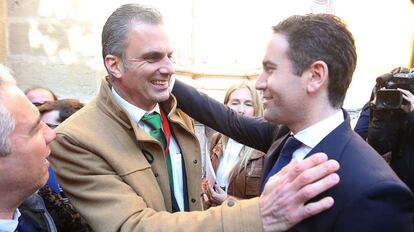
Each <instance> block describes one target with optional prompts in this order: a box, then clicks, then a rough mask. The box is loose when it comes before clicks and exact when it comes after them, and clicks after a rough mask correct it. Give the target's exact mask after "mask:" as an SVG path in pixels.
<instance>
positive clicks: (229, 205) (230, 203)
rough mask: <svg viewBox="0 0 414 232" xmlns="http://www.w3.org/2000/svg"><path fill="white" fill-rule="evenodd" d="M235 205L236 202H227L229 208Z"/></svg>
mask: <svg viewBox="0 0 414 232" xmlns="http://www.w3.org/2000/svg"><path fill="white" fill-rule="evenodd" d="M234 204H235V203H234V201H233V200H228V201H227V206H228V207H233V205H234Z"/></svg>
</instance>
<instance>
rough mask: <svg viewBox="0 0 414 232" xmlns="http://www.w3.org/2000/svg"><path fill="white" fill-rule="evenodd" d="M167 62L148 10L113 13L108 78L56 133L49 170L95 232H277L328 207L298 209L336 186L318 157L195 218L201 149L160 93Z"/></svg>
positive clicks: (155, 18) (106, 43)
mask: <svg viewBox="0 0 414 232" xmlns="http://www.w3.org/2000/svg"><path fill="white" fill-rule="evenodd" d="M172 53H173V50H172V48H171V46H170V43H169V38H168V35H167V34H166V31H165V29H164V27H163V21H162V17H161V14H160V13H159V12H158V11H157V10H156V9H154V8H152V7H147V6H143V5H138V4H126V5H123V6H121V7H119V8H118V9H117V10H115V11H114V12H113V13H112V15H111V16H110V17H109V18H108V20H107V21H106V23H105V25H104V28H103V32H102V56H103V60H104V65H105V67H106V69H107V71H108V75H109V76H108V78H105V79H104V80H103V81H102V84H101V89H100V92H99V94H98V96H97V97H96V98H95V99H94V100H92V101H91V102H89V103H88V104H87V105H85V106H84V107H83V108H82V109H81V110H79V111H77V112H76V113H75V114H74V115H72V116H71V117H70V118H68V119H67V120H65V121H64V122H62V123H61V124H60V125H59V127H57V128H56V130H57V139H56V140H55V141H54V142H53V144H52V145H51V148H52V165H53V166H54V168H55V170H56V172H57V176H58V178H59V183H61V184H62V186H63V188H64V189H65V193H66V194H67V195H68V196H69V198H70V199H71V203H72V204H73V205H74V206H75V207H76V209H77V210H79V212H80V213H81V214H82V216H84V217H85V219H86V220H87V222H88V223H89V224H90V225H91V227H92V228H93V229H94V230H96V231H171V230H176V231H254V232H256V231H262V230H264V231H283V230H286V229H288V228H289V227H291V226H292V225H294V224H296V223H297V222H298V221H301V220H303V219H304V218H307V217H309V216H311V215H314V214H316V213H320V212H321V211H324V210H326V209H327V208H329V207H331V206H332V204H333V199H332V198H330V197H326V198H324V199H322V200H320V201H318V202H314V203H311V204H305V202H307V200H309V199H310V198H311V197H313V196H314V195H315V194H318V193H320V192H322V191H324V190H326V189H328V188H330V187H332V186H333V185H335V184H337V183H338V181H339V178H338V177H337V175H336V174H334V173H333V172H335V171H336V170H337V169H338V168H339V165H338V163H337V162H336V161H333V160H329V161H327V159H326V155H324V154H318V155H315V156H313V157H310V158H309V159H307V160H306V161H305V162H304V163H301V164H296V163H295V162H293V163H292V164H291V165H288V166H287V167H286V168H285V169H283V170H282V172H280V173H278V174H277V175H276V176H275V177H274V178H271V180H272V183H269V185H268V186H269V187H267V188H265V191H264V193H263V194H262V195H261V196H260V198H253V199H250V200H243V201H237V200H235V199H228V200H226V201H225V202H224V203H223V204H222V205H221V206H218V207H214V208H210V209H209V210H206V211H200V210H202V201H201V200H200V194H201V155H200V146H199V143H198V141H197V139H196V136H195V134H194V128H193V120H192V119H191V118H190V117H188V116H187V115H186V114H185V113H183V112H182V111H181V110H179V109H177V108H176V107H175V106H176V104H177V103H176V100H175V97H174V96H172V95H170V92H169V89H168V87H169V83H170V79H171V76H172V74H173V73H174V67H173V62H172ZM303 176H306V178H305V179H304V177H303ZM279 182H281V183H279ZM276 184H281V185H282V186H284V188H281V189H280V190H279V189H275V188H272V187H273V186H274V185H276ZM303 188H304V189H303ZM276 195H278V196H281V197H282V196H283V197H282V198H281V199H275V197H274V196H276ZM286 197H287V198H289V199H286ZM261 210H262V212H261ZM188 211H193V212H188ZM263 211H264V212H263Z"/></svg>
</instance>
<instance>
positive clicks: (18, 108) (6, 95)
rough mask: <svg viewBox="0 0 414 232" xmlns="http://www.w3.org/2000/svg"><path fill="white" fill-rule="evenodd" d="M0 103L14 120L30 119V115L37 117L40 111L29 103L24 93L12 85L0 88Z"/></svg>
mask: <svg viewBox="0 0 414 232" xmlns="http://www.w3.org/2000/svg"><path fill="white" fill-rule="evenodd" d="M1 101H2V104H3V105H4V106H5V107H6V108H7V109H8V110H9V112H10V113H11V114H12V116H13V117H14V118H15V120H20V119H21V120H23V121H24V120H31V119H32V118H31V117H36V118H38V117H39V115H40V113H39V111H38V110H37V108H36V107H35V106H34V105H33V104H31V102H30V101H29V99H28V98H27V97H26V96H25V94H24V93H23V92H22V91H21V90H20V89H19V88H18V87H17V86H14V85H10V86H8V87H5V88H3V89H2V96H1Z"/></svg>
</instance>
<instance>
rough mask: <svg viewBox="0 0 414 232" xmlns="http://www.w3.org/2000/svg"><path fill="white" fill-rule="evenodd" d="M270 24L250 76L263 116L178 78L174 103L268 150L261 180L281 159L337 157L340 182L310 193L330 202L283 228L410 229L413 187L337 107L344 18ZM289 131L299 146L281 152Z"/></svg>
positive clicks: (348, 66)
mask: <svg viewBox="0 0 414 232" xmlns="http://www.w3.org/2000/svg"><path fill="white" fill-rule="evenodd" d="M273 32H274V34H273V37H272V39H271V40H270V42H269V44H268V47H267V51H266V54H265V56H264V60H263V72H262V73H261V74H260V76H259V79H258V80H257V82H256V88H257V89H258V90H261V91H262V92H263V100H264V107H265V111H264V119H265V120H264V119H262V118H247V117H243V116H238V115H237V114H236V113H235V112H233V111H232V110H230V109H229V108H227V107H225V106H223V105H221V104H220V103H218V102H216V101H214V100H212V99H209V98H208V97H207V96H206V95H204V94H201V93H198V92H197V91H196V90H194V89H191V88H190V87H188V86H186V85H184V84H183V83H180V82H179V81H177V82H176V83H175V86H174V89H173V94H174V95H175V96H176V97H177V100H178V102H179V107H180V108H181V109H182V110H184V111H185V112H187V113H188V114H189V115H190V116H192V117H193V118H195V119H196V120H198V121H199V122H201V123H204V124H206V125H208V126H210V127H212V128H213V129H215V130H217V131H219V132H221V133H223V134H226V135H228V136H229V137H232V138H234V139H236V140H237V141H239V142H241V143H244V144H246V145H248V146H250V147H252V148H256V149H258V150H261V151H264V152H267V159H266V161H265V162H266V163H265V173H264V176H265V178H264V180H263V184H262V187H263V186H264V185H265V184H266V181H268V180H269V177H270V176H271V175H273V174H274V173H276V172H277V171H278V170H280V168H281V167H282V166H283V165H281V163H282V162H283V161H284V159H285V161H286V159H287V161H289V160H290V159H293V160H302V159H303V158H304V157H307V156H309V155H311V154H313V153H316V152H324V153H326V154H328V156H329V158H330V159H335V160H337V161H338V162H339V163H340V165H341V168H340V170H339V171H338V175H339V176H340V179H341V181H340V183H339V184H338V185H337V186H336V187H334V188H332V189H330V190H328V191H325V192H324V193H322V194H320V195H318V196H316V197H315V198H314V199H313V200H311V202H313V201H314V200H318V199H321V198H323V197H325V196H327V195H330V196H333V198H334V200H335V204H334V206H333V207H332V208H331V209H329V210H327V211H325V212H323V213H321V214H319V215H316V216H313V217H311V218H309V219H307V220H305V221H303V222H301V223H299V224H298V225H296V226H295V227H293V228H291V229H290V230H289V231H318V232H324V231H330V232H331V231H335V232H342V231H343V232H349V231H352V232H369V231H373V232H374V231H375V232H381V231H384V232H385V231H399V232H403V231H407V232H408V231H413V211H414V206H413V194H412V193H411V191H410V190H409V189H408V188H407V186H406V185H405V184H403V183H402V182H401V180H400V179H399V178H398V177H397V176H396V175H395V173H394V172H393V171H392V170H391V169H390V168H389V166H388V165H387V164H386V163H385V161H384V160H383V159H382V158H381V157H380V156H379V155H378V153H376V152H375V151H374V150H373V149H372V148H371V147H370V146H369V145H367V144H366V143H365V142H364V141H363V140H362V139H361V138H360V137H359V136H358V135H357V134H355V133H354V132H353V131H352V129H351V127H350V118H349V115H348V114H347V112H346V111H345V110H343V109H342V105H343V101H344V98H345V94H346V91H347V89H348V86H349V84H350V82H351V79H352V74H353V72H354V69H355V66H356V59H357V55H356V49H355V45H354V39H353V36H352V34H351V33H350V32H349V31H348V30H347V29H346V26H345V24H344V23H343V22H341V20H340V19H339V18H337V17H335V16H332V15H327V14H315V15H305V16H292V17H289V18H288V19H286V20H284V21H282V22H281V23H279V24H278V25H276V26H274V27H273ZM277 125H284V126H277ZM293 138H294V139H293ZM288 139H289V140H296V141H298V142H297V144H298V146H297V147H296V148H293V149H292V152H290V153H289V154H286V153H285V152H284V151H283V152H282V153H281V151H282V150H285V149H284V148H283V147H284V146H288V145H285V143H286V140H288ZM289 144H290V142H289ZM279 154H281V155H279ZM270 181H273V178H272V179H270V180H269V182H270ZM260 210H266V209H260Z"/></svg>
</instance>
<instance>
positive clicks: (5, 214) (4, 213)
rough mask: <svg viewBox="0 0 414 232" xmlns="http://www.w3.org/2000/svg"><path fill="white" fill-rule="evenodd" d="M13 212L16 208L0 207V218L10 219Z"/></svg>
mask: <svg viewBox="0 0 414 232" xmlns="http://www.w3.org/2000/svg"><path fill="white" fill-rule="evenodd" d="M14 212H16V208H14V209H9V210H3V209H0V220H1V219H3V220H12V219H13V215H14Z"/></svg>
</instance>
